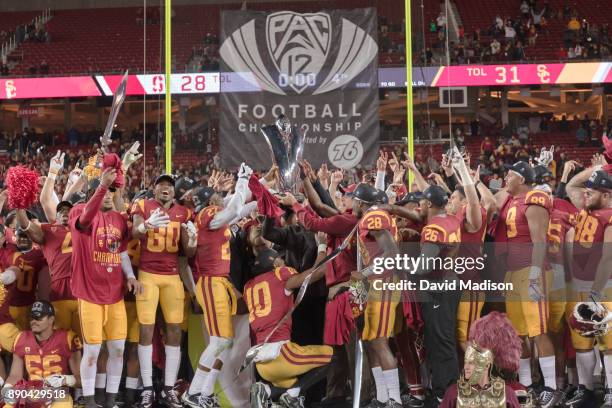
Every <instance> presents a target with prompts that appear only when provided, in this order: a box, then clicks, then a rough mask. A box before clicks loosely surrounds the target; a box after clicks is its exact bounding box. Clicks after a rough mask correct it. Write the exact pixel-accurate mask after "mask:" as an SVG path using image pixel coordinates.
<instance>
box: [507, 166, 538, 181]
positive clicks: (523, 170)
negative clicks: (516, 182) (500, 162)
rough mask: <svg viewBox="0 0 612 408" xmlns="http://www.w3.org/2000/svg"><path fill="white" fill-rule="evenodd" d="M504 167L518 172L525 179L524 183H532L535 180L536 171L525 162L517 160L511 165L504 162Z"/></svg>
mask: <svg viewBox="0 0 612 408" xmlns="http://www.w3.org/2000/svg"><path fill="white" fill-rule="evenodd" d="M504 168H505V169H506V170H510V171H513V172H515V173H518V174H519V175H520V176H521V177H523V178H524V179H525V183H527V184H533V183H534V182H535V178H536V172H535V170H534V169H533V167H531V166H530V165H529V163H527V162H524V161H518V162H516V163H514V164H513V165H509V164H504Z"/></svg>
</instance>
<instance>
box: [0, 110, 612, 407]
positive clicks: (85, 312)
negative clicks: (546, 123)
mask: <svg viewBox="0 0 612 408" xmlns="http://www.w3.org/2000/svg"><path fill="white" fill-rule="evenodd" d="M585 120H586V118H585ZM588 124H589V125H590V121H589V122H588ZM580 126H582V123H581V124H580ZM281 131H282V129H281ZM520 132H521V131H520V129H517V133H519V134H520ZM456 136H457V141H459V140H460V136H461V133H460V132H459V133H457V135H456ZM51 137H52V135H51ZM22 138H28V141H27V142H24V141H23V140H22ZM35 138H36V137H35V136H33V135H32V134H31V131H30V130H26V131H25V132H24V134H22V135H20V137H18V138H16V139H15V140H13V142H12V143H13V144H12V146H13V153H12V156H11V160H10V161H7V162H5V163H4V164H3V167H4V168H3V169H2V172H1V173H2V175H3V177H4V179H3V185H4V188H5V189H4V190H3V192H2V193H1V194H0V201H2V207H3V211H2V214H3V217H4V226H3V227H2V229H1V230H2V236H3V239H4V244H3V245H2V247H1V255H2V256H0V263H1V267H2V272H1V273H0V282H1V284H0V288H1V289H2V293H3V296H2V297H0V345H1V347H2V350H3V351H4V352H5V353H11V355H12V361H11V360H10V359H8V360H5V363H6V367H5V368H2V367H0V376H1V377H2V379H3V382H4V385H3V387H2V396H3V398H4V400H5V402H6V403H8V404H9V405H10V406H14V405H15V404H20V403H21V402H23V401H24V400H25V399H27V398H26V397H28V395H29V394H27V393H24V392H25V391H24V390H26V391H27V390H28V389H30V390H31V389H39V388H40V387H45V388H43V389H46V390H52V391H53V392H49V393H47V394H44V400H45V401H46V402H47V403H52V405H51V406H56V407H63V406H64V405H62V404H67V405H66V406H69V405H72V400H73V399H74V401H75V402H77V403H78V404H83V405H84V406H85V407H87V408H94V407H99V406H105V407H108V408H113V407H115V406H116V404H117V403H118V402H119V401H120V402H122V403H123V404H124V406H128V407H132V406H137V407H139V408H151V407H152V406H153V405H154V404H155V403H156V402H158V403H161V404H163V405H165V406H167V407H170V408H179V407H181V406H188V407H191V408H200V407H202V408H214V407H218V406H220V405H219V395H218V392H219V389H218V388H215V384H216V381H217V379H218V378H219V376H220V373H221V372H223V370H224V362H227V361H226V359H227V358H228V356H229V350H230V349H231V348H232V344H236V343H235V342H233V339H234V336H235V335H237V334H236V333H235V330H234V329H235V328H234V325H233V323H232V316H233V315H235V314H248V316H249V323H250V330H251V344H252V345H253V346H256V347H254V348H252V349H251V350H250V351H249V352H248V353H246V354H247V355H248V357H247V359H246V361H248V362H249V363H248V364H247V365H249V366H250V364H253V365H254V367H255V369H256V370H255V371H256V373H257V376H256V381H255V382H254V383H253V384H252V386H251V388H250V395H249V399H250V405H251V406H252V407H257V408H263V407H268V406H270V403H271V401H275V403H276V404H278V405H280V406H282V407H287V408H299V407H303V406H304V404H308V405H310V406H345V405H343V404H346V403H347V402H348V401H350V398H352V396H357V397H358V398H360V400H361V401H362V402H363V404H365V405H366V406H368V407H392V408H397V407H401V406H404V407H423V406H425V404H427V406H432V407H438V406H441V407H455V406H457V407H460V408H462V407H468V406H495V407H502V406H503V407H505V406H508V407H519V406H523V407H529V406H534V405H535V406H539V407H545V408H551V407H555V406H564V407H594V406H602V407H612V387H611V386H610V384H612V354H610V353H609V349H608V348H607V345H608V343H609V342H610V341H611V339H612V333H609V331H608V330H609V327H608V323H607V322H608V321H611V320H612V312H611V311H610V310H609V309H608V308H609V307H611V306H612V305H610V304H609V303H608V301H607V299H608V298H607V296H609V295H608V292H609V282H610V271H612V264H611V262H612V258H611V251H609V248H608V249H605V248H606V247H605V246H604V245H606V244H609V243H611V242H612V235H611V233H612V224H610V222H611V220H612V213H611V211H612V209H611V208H612V175H611V173H612V171H611V170H612V166H611V165H610V163H612V141H610V140H608V138H607V136H605V135H604V136H603V137H602V139H601V140H602V142H603V145H604V146H605V149H604V155H601V154H596V155H595V156H594V157H593V159H592V162H591V163H584V164H580V163H577V162H575V161H573V160H571V158H568V157H563V156H560V155H559V156H557V164H556V168H557V169H559V170H557V171H556V173H557V177H560V178H559V182H558V183H557V182H556V177H555V175H554V174H553V171H554V169H555V165H554V164H553V161H554V160H555V152H554V149H548V148H543V149H541V150H540V151H538V152H535V151H533V150H531V149H528V148H527V146H528V145H529V138H528V137H527V138H526V139H525V138H519V137H517V136H514V135H513V136H510V138H509V140H505V139H504V138H503V137H502V139H501V141H500V142H499V145H496V144H495V143H494V142H493V140H494V139H491V138H485V139H484V141H483V142H482V146H481V157H479V158H477V159H476V158H470V157H469V155H467V154H466V153H465V152H462V151H461V149H460V146H457V145H459V143H457V144H456V145H455V146H454V147H452V148H450V149H449V150H447V151H446V152H445V153H444V154H443V155H442V157H431V155H430V157H428V158H426V159H425V158H423V157H421V158H416V160H413V159H412V158H410V157H408V156H407V155H406V154H405V152H402V151H399V150H394V148H391V150H390V151H389V150H384V149H383V150H381V152H380V155H379V157H378V160H377V161H376V165H375V166H374V168H372V169H366V168H364V169H361V174H359V173H357V172H343V171H340V170H333V169H329V168H328V167H327V166H326V165H322V166H321V167H320V168H318V169H317V168H313V167H312V166H311V165H310V164H309V163H308V162H307V161H303V162H301V163H299V172H298V173H299V174H297V175H296V176H297V177H298V179H299V183H298V186H295V187H296V188H294V189H293V192H288V191H284V190H283V188H282V186H283V184H282V180H281V178H280V173H279V169H278V167H276V166H272V168H270V169H267V170H266V171H263V172H261V173H260V174H257V173H256V172H254V171H253V170H252V169H251V168H250V167H249V166H248V163H243V164H242V165H241V166H240V168H239V169H238V170H237V171H223V169H220V168H219V167H218V163H214V159H213V163H212V166H202V167H200V169H199V170H198V171H200V173H199V174H197V171H196V175H197V176H199V178H197V179H195V180H194V179H192V178H190V177H187V176H188V175H189V176H191V175H193V174H188V173H191V172H192V171H194V170H193V169H183V170H182V171H183V172H184V173H183V174H176V175H169V174H159V173H158V172H157V170H158V169H157V168H156V167H149V165H148V164H147V168H146V169H144V171H143V169H142V166H143V164H142V162H143V160H142V156H143V155H142V153H139V149H140V146H139V142H135V143H133V144H132V142H131V141H129V140H122V139H121V138H119V139H117V140H115V141H114V142H113V141H112V140H110V139H105V138H101V139H100V140H99V143H98V146H94V147H93V148H91V149H90V150H87V151H82V152H79V151H77V152H73V151H70V152H67V153H66V152H64V153H62V152H61V151H55V149H52V148H49V147H47V148H46V149H42V146H45V144H44V143H42V142H40V141H37V140H34V139H35ZM521 139H523V140H521ZM211 144H212V141H211ZM100 146H102V147H100ZM211 153H212V151H211ZM488 162H490V164H488ZM485 165H486V166H485ZM139 166H140V167H139ZM496 166H499V171H498V170H497V169H496ZM28 167H30V168H34V169H36V171H32V170H30V169H29V168H28ZM487 169H490V173H491V174H490V175H486V174H485V173H486V170H487ZM501 169H503V171H502V170H501ZM226 170H227V169H226ZM234 170H235V169H234ZM430 172H431V174H430ZM45 174H46V176H45V177H40V176H41V175H45ZM142 174H144V178H141V175H142ZM408 174H410V175H411V176H412V177H413V178H414V183H413V184H412V185H408V184H407V183H406V177H407V175H408ZM487 178H490V179H492V180H497V184H492V183H491V181H490V180H487ZM502 179H503V181H502ZM135 180H136V181H135ZM143 187H144V188H143ZM132 193H134V194H132ZM485 242H491V243H493V244H494V245H493V246H492V247H488V246H486V245H485ZM500 244H503V245H500ZM566 244H567V245H569V246H572V247H573V253H568V254H567V255H566V254H565V253H564V251H560V250H559V248H563V247H564V246H565V245H566ZM489 251H494V252H493V253H491V255H494V256H489V257H488V258H487V257H486V256H485V257H484V258H486V260H485V261H483V262H484V263H483V265H484V269H478V268H476V267H475V266H474V264H472V266H471V267H468V266H466V265H463V266H462V267H465V269H464V273H462V274H457V273H456V272H455V268H453V266H451V267H449V266H447V265H446V264H444V265H443V264H441V263H440V264H436V263H435V262H433V263H429V262H425V261H424V262H423V263H420V264H418V265H417V266H415V269H414V271H413V272H414V273H412V272H411V274H408V275H407V274H405V273H404V272H402V271H401V268H400V267H398V266H394V267H391V266H388V264H387V262H386V261H385V262H384V267H382V266H381V265H382V264H383V263H380V262H377V260H378V259H384V258H386V259H394V258H395V257H397V256H401V255H410V256H414V257H421V258H422V259H425V260H428V259H435V258H442V259H451V260H456V259H459V258H463V257H472V258H474V259H481V258H482V259H484V258H483V255H484V254H487V253H488V252H489ZM457 266H459V265H458V264H457ZM380 268H382V270H379V269H380ZM466 269H467V270H466ZM500 275H501V276H500ZM504 275H505V276H504ZM496 278H497V279H499V280H501V282H511V283H512V284H513V285H514V290H513V291H510V292H509V293H506V299H505V302H504V298H503V297H501V298H500V297H498V296H499V295H495V294H494V293H493V292H489V291H487V290H486V289H483V287H481V286H478V287H474V288H472V289H464V290H463V291H457V290H436V289H431V288H429V287H426V288H423V287H422V286H419V287H420V290H399V289H398V287H397V286H394V285H397V284H399V283H401V282H404V281H406V282H412V283H414V282H417V283H419V285H421V284H422V282H423V281H425V282H438V283H439V284H443V283H444V284H450V282H456V281H461V282H464V283H466V284H469V285H471V284H472V283H477V284H483V283H484V284H488V283H487V282H490V281H491V280H495V279H496ZM549 279H552V280H551V281H550V282H549ZM383 284H384V285H388V286H384V285H383ZM402 284H404V283H402ZM380 285H383V286H380ZM300 288H304V289H305V292H304V294H305V295H298V296H297V297H295V293H297V290H298V289H300ZM368 288H369V289H368ZM566 290H570V291H569V292H568V293H571V295H569V294H568V295H567V296H566V295H565V293H566ZM553 293H554V294H555V295H556V296H553ZM302 296H303V298H302ZM496 296H497V297H496ZM511 296H519V298H518V299H511V298H510V297H511ZM158 307H159V311H160V312H159V313H156V311H157V310H158ZM296 307H297V308H296ZM192 308H193V311H194V312H195V311H197V312H200V313H203V318H204V327H205V330H206V332H207V335H208V341H207V343H206V345H205V346H202V347H203V349H202V350H200V351H201V356H200V358H199V362H198V364H197V366H196V367H195V371H193V370H191V369H189V368H188V367H189V366H190V364H189V363H186V362H185V360H186V357H185V356H186V353H187V350H188V346H187V345H186V344H185V341H186V337H187V336H186V334H185V330H186V326H185V324H186V323H185V322H186V316H187V315H189V314H190V313H191V312H189V311H190V310H192ZM186 310H187V312H186ZM498 310H502V311H505V313H506V315H504V314H502V313H499V312H498ZM291 316H293V318H292V319H291V318H290V317H291ZM481 316H482V317H481ZM72 330H74V331H75V332H76V334H75V333H74V332H72ZM192 330H193V329H192ZM594 336H596V337H597V338H598V344H599V345H600V346H601V345H605V346H606V348H605V349H604V351H603V352H602V359H601V360H602V361H603V374H601V375H597V376H595V375H594V372H595V367H596V363H597V361H598V360H600V359H599V358H598V357H599V350H598V349H596V352H594V351H593V346H594V341H595V339H594ZM563 338H565V339H566V340H565V341H562V340H561V339H563ZM356 339H361V340H359V341H358V342H357V344H356V343H355V341H356ZM102 343H105V347H104V348H101V344H102ZM362 343H363V345H362ZM355 347H357V349H358V350H362V353H363V355H364V357H365V359H364V362H363V368H362V369H361V370H359V368H357V369H355V365H356V362H355V361H354V360H353V358H352V356H353V353H355V349H354V348H355ZM361 347H363V349H361ZM245 352H246V351H245ZM160 355H163V357H160ZM357 355H361V354H360V353H359V352H357ZM124 359H125V361H126V363H127V364H126V366H125V369H124ZM357 360H360V358H358V359H357ZM359 364H361V363H359ZM359 364H357V367H359ZM181 366H182V368H181ZM532 367H533V368H532ZM355 370H356V371H355ZM354 371H355V372H359V373H360V376H361V377H362V381H361V382H360V384H359V385H357V384H355V383H352V384H353V385H352V386H351V387H349V384H351V382H350V380H349V379H350V378H351V373H353V372H354ZM179 378H180V381H179ZM325 378H327V381H326V383H325V384H326V385H325V386H323V387H321V386H317V384H320V383H321V380H323V379H325ZM357 378H359V377H357ZM598 383H600V384H604V385H603V387H604V389H603V392H601V391H599V390H598V388H596V385H597V384H598ZM236 386H237V385H236ZM28 387H29V388H28ZM36 387H38V388H36ZM120 389H121V392H119V390H120ZM68 395H71V397H69V396H68ZM119 397H120V398H119ZM29 398H30V399H31V398H32V396H31V395H29ZM30 402H31V401H30ZM38 402H41V401H40V400H39V401H38ZM43 402H44V401H43ZM334 404H336V405H334ZM529 404H533V405H529Z"/></svg>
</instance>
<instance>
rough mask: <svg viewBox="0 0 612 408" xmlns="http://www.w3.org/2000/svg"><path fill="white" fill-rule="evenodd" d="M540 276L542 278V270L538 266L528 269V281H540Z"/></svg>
mask: <svg viewBox="0 0 612 408" xmlns="http://www.w3.org/2000/svg"><path fill="white" fill-rule="evenodd" d="M541 276H542V268H540V267H539V266H535V265H532V266H531V268H529V279H531V280H534V279H540V277H541Z"/></svg>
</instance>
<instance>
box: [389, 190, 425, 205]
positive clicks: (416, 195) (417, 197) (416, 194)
mask: <svg viewBox="0 0 612 408" xmlns="http://www.w3.org/2000/svg"><path fill="white" fill-rule="evenodd" d="M423 198H424V197H423V193H422V192H420V191H413V192H410V193H407V194H406V195H405V196H404V197H402V199H401V200H399V201H398V202H397V203H395V204H397V205H406V204H408V203H418V202H419V201H421V200H422V199H423Z"/></svg>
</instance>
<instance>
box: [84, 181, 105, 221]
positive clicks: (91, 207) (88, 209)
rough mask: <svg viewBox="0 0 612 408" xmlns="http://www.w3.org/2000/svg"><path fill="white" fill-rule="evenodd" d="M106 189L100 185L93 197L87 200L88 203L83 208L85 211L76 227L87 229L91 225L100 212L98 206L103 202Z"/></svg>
mask: <svg viewBox="0 0 612 408" xmlns="http://www.w3.org/2000/svg"><path fill="white" fill-rule="evenodd" d="M107 190H108V189H107V188H106V187H105V186H103V185H100V186H99V187H98V189H97V190H96V192H95V193H94V195H93V196H92V197H91V198H90V199H89V202H88V203H87V205H86V206H85V210H84V211H83V213H82V214H81V216H80V217H79V219H78V220H77V223H78V224H77V225H78V227H79V229H80V228H84V229H87V228H89V226H90V225H91V222H92V221H93V219H94V217H95V215H96V214H97V213H98V211H100V205H101V204H102V200H104V195H105V194H106V191H107Z"/></svg>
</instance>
